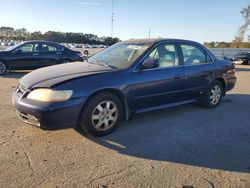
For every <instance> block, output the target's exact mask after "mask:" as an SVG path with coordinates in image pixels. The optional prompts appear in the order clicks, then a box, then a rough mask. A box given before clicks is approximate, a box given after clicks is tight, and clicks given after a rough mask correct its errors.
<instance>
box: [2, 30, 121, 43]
mask: <svg viewBox="0 0 250 188" xmlns="http://www.w3.org/2000/svg"><path fill="white" fill-rule="evenodd" d="M0 39H2V40H18V41H24V40H49V41H54V42H60V43H76V44H102V45H107V46H110V45H112V44H115V43H117V42H119V41H120V40H119V38H112V37H98V36H97V35H94V34H84V33H74V32H56V31H47V32H46V33H44V34H43V33H42V32H40V31H36V32H29V31H27V29H25V28H21V29H14V28H12V27H0Z"/></svg>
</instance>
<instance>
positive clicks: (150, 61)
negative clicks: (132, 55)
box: [141, 59, 159, 69]
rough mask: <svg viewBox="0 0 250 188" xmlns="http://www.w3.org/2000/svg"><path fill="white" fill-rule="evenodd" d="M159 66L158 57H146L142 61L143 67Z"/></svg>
mask: <svg viewBox="0 0 250 188" xmlns="http://www.w3.org/2000/svg"><path fill="white" fill-rule="evenodd" d="M158 66H159V60H158V59H145V60H144V61H143V63H142V66H141V69H153V68H157V67H158Z"/></svg>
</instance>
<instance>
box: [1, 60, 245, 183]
mask: <svg viewBox="0 0 250 188" xmlns="http://www.w3.org/2000/svg"><path fill="white" fill-rule="evenodd" d="M22 75H24V73H10V74H8V75H5V76H2V77H0V97H1V101H0V114H1V115H0V187H143V188H144V187H171V188H173V187H178V188H182V187H189V188H191V187H193V188H197V187H198V188H199V187H202V188H206V187H208V188H215V187H218V188H222V187H223V188H225V187H232V188H235V187H241V188H248V187H250V124H249V121H250V115H249V114H250V66H243V65H238V66H237V77H238V82H237V85H236V87H235V89H234V90H232V91H231V92H229V93H228V95H227V96H226V97H225V98H224V99H223V101H222V103H221V105H220V106H219V107H218V108H216V109H212V110H211V109H205V108H202V107H200V106H199V105H196V104H191V105H186V106H182V107H177V108H174V109H168V110H162V111H157V112H150V113H144V114H140V115H137V116H136V117H134V119H133V120H132V121H130V122H124V123H122V124H121V126H120V127H119V128H118V129H117V130H116V131H115V132H114V133H113V134H111V135H109V136H105V137H102V138H90V137H88V136H86V135H85V134H84V133H82V132H80V131H76V130H74V129H66V130H58V131H43V130H40V129H39V128H36V127H33V126H30V125H27V124H25V123H23V122H21V121H20V120H19V119H18V118H17V117H16V114H15V109H14V108H13V107H12V104H11V93H12V91H13V89H14V87H15V86H16V85H17V83H18V79H19V78H20V77H21V76H22Z"/></svg>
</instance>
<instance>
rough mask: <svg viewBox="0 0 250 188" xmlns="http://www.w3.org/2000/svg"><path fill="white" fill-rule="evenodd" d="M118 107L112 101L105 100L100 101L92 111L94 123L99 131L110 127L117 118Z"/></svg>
mask: <svg viewBox="0 0 250 188" xmlns="http://www.w3.org/2000/svg"><path fill="white" fill-rule="evenodd" d="M117 117H118V109H117V106H116V105H115V103H113V102H112V101H103V102H101V103H99V104H98V105H97V106H96V107H95V108H94V110H93V113H92V117H91V119H92V124H93V126H94V127H95V129H97V130H99V131H106V130H108V129H110V128H111V127H112V126H113V125H114V124H115V123H116V120H117Z"/></svg>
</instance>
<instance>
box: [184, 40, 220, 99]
mask: <svg viewBox="0 0 250 188" xmlns="http://www.w3.org/2000/svg"><path fill="white" fill-rule="evenodd" d="M180 49H181V52H182V53H181V55H182V61H183V65H184V67H185V69H184V71H185V79H184V99H197V98H200V97H202V96H203V95H204V93H205V91H206V89H207V88H208V86H209V83H210V81H211V79H212V78H213V75H214V73H215V69H216V67H215V64H214V62H213V60H212V58H211V57H210V56H209V55H208V54H207V53H206V52H205V50H204V49H202V48H201V47H200V46H198V45H195V44H191V43H182V44H180Z"/></svg>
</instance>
